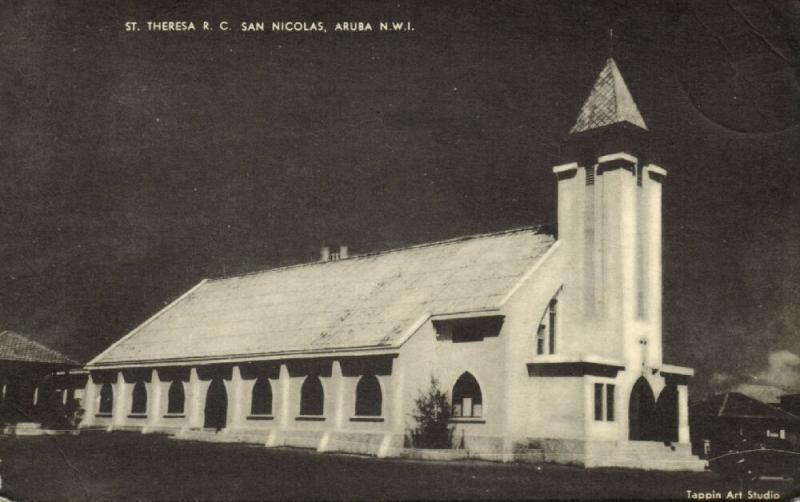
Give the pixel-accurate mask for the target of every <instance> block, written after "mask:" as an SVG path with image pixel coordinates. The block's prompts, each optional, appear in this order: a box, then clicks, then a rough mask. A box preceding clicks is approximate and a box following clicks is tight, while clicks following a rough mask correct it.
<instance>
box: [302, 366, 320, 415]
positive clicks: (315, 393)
mask: <svg viewBox="0 0 800 502" xmlns="http://www.w3.org/2000/svg"><path fill="white" fill-rule="evenodd" d="M324 403H325V392H324V391H323V390H322V382H320V381H319V377H318V376H316V375H309V376H308V377H307V378H306V381H305V382H303V387H302V388H301V389H300V414H301V415H322V414H323V410H324Z"/></svg>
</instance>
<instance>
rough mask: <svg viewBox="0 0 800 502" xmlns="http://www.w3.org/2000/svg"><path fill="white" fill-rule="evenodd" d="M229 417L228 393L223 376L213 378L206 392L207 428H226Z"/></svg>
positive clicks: (204, 425)
mask: <svg viewBox="0 0 800 502" xmlns="http://www.w3.org/2000/svg"><path fill="white" fill-rule="evenodd" d="M227 417H228V393H227V392H226V391H225V384H224V383H223V382H222V379H221V378H215V379H213V380H211V385H209V386H208V392H207V393H206V410H205V422H204V423H203V427H205V428H206V429H216V430H220V429H224V428H225V425H226V423H227Z"/></svg>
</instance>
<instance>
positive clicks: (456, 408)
mask: <svg viewBox="0 0 800 502" xmlns="http://www.w3.org/2000/svg"><path fill="white" fill-rule="evenodd" d="M482 413H483V396H482V395H481V386H480V385H478V381H477V380H475V377H474V376H472V374H471V373H469V372H465V373H463V374H462V375H461V376H460V377H458V380H456V384H455V385H454V386H453V416H454V417H480V416H481V414H482Z"/></svg>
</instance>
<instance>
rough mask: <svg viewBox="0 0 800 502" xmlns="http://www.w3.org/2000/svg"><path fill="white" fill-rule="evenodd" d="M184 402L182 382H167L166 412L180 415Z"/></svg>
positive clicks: (184, 395)
mask: <svg viewBox="0 0 800 502" xmlns="http://www.w3.org/2000/svg"><path fill="white" fill-rule="evenodd" d="M185 404H186V394H185V393H184V390H183V382H181V381H180V380H175V381H174V382H172V383H171V384H169V391H168V392H167V413H169V414H170V415H180V414H182V413H183V410H184V407H185Z"/></svg>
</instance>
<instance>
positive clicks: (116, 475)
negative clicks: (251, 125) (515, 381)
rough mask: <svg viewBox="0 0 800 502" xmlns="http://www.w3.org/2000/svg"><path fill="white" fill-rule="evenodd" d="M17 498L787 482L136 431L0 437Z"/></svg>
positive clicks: (426, 495) (484, 493) (346, 496)
mask: <svg viewBox="0 0 800 502" xmlns="http://www.w3.org/2000/svg"><path fill="white" fill-rule="evenodd" d="M0 458H1V459H2V467H1V468H0V473H2V478H3V488H4V492H5V494H6V495H7V496H8V497H10V498H11V499H12V500H263V499H306V500H307V499H314V500H319V499H325V500H353V499H358V500H382V499H395V500H396V499H503V500H508V499H574V498H583V499H598V498H603V499H619V498H637V499H639V498H645V499H684V500H685V499H687V490H692V491H693V492H696V493H697V492H703V493H707V492H712V491H717V492H720V493H721V494H722V497H723V498H724V497H725V495H726V492H727V491H728V490H733V491H738V490H740V489H742V488H743V489H744V497H743V498H744V499H745V500H746V499H747V489H748V488H749V489H751V490H754V491H757V492H759V493H764V492H766V491H767V490H773V491H774V492H779V493H782V494H784V495H786V494H787V491H789V490H792V485H791V484H790V483H788V482H786V481H758V482H756V484H755V485H753V486H749V487H748V486H745V487H741V486H740V485H739V483H738V482H732V481H727V480H725V479H723V478H721V477H719V476H717V475H715V474H712V473H664V472H646V471H635V470H622V469H620V470H614V469H591V470H586V469H580V468H573V467H565V466H554V465H541V466H533V465H527V464H495V463H489V462H477V461H469V462H458V463H454V462H419V461H408V460H392V459H376V458H371V457H359V456H351V455H336V454H318V453H314V452H311V451H304V450H294V449H283V448H281V449H267V448H264V447H259V446H247V445H241V444H220V443H199V442H187V441H176V440H172V439H168V438H166V437H163V436H156V435H146V436H143V435H140V434H133V433H111V434H107V433H102V432H95V433H83V434H81V435H80V436H59V437H35V438H13V437H0Z"/></svg>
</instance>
